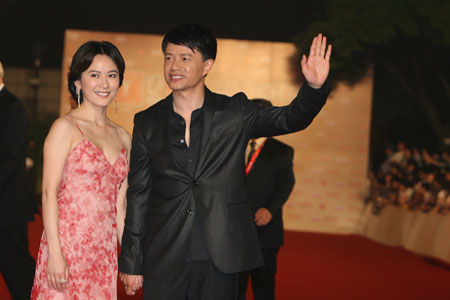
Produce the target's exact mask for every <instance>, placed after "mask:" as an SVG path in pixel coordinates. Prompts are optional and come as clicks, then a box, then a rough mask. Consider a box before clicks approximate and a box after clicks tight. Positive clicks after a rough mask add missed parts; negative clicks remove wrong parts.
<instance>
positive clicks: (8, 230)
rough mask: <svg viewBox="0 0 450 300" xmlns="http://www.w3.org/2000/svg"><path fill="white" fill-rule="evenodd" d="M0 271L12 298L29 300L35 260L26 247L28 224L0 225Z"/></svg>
mask: <svg viewBox="0 0 450 300" xmlns="http://www.w3.org/2000/svg"><path fill="white" fill-rule="evenodd" d="M0 240H1V241H2V245H1V247H0V271H1V273H2V275H3V278H4V279H5V282H6V285H7V286H8V289H9V292H10V293H11V296H12V298H13V299H14V300H25V299H26V300H29V299H30V294H31V287H32V285H33V280H34V271H35V268H36V262H35V261H34V258H33V257H32V256H31V254H30V250H29V248H28V225H27V224H26V223H25V224H20V225H15V226H9V227H0Z"/></svg>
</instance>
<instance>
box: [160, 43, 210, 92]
mask: <svg viewBox="0 0 450 300" xmlns="http://www.w3.org/2000/svg"><path fill="white" fill-rule="evenodd" d="M213 64H214V60H213V59H208V60H205V61H203V57H202V55H201V53H200V52H199V51H192V50H191V49H190V48H189V47H186V46H181V45H175V44H172V43H168V44H167V47H166V51H165V53H164V78H165V80H166V82H167V85H168V86H169V87H170V89H171V90H173V91H174V92H178V91H194V90H196V89H198V88H202V87H203V84H204V80H205V76H206V75H207V74H208V73H209V71H210V70H211V68H212V65H213Z"/></svg>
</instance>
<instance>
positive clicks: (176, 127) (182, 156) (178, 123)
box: [170, 107, 209, 261]
mask: <svg viewBox="0 0 450 300" xmlns="http://www.w3.org/2000/svg"><path fill="white" fill-rule="evenodd" d="M202 126H203V107H201V108H199V109H196V110H194V111H193V112H192V114H191V125H190V137H189V147H188V145H187V144H186V141H185V130H186V122H185V121H184V118H183V117H182V116H180V115H179V114H177V113H176V112H175V111H174V110H173V107H172V112H171V116H170V144H171V151H172V157H173V159H174V161H175V163H176V164H177V165H178V167H180V168H182V169H184V170H185V171H186V173H187V174H188V175H189V176H191V177H192V178H194V175H195V169H196V167H197V162H198V159H199V150H200V143H201V133H202ZM194 202H195V201H194ZM190 215H191V216H192V217H193V218H194V227H193V228H192V235H191V243H190V246H189V251H188V254H187V257H186V261H199V260H208V259H209V256H208V253H207V251H206V248H205V244H204V241H203V239H202V232H201V228H200V223H199V220H198V218H197V217H196V216H197V214H196V213H195V208H192V210H191V213H190Z"/></svg>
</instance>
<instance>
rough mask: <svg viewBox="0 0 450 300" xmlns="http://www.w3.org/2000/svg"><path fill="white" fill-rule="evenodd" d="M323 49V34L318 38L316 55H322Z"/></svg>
mask: <svg viewBox="0 0 450 300" xmlns="http://www.w3.org/2000/svg"><path fill="white" fill-rule="evenodd" d="M321 49H322V34H321V33H319V35H318V36H317V43H316V52H315V55H320V51H321Z"/></svg>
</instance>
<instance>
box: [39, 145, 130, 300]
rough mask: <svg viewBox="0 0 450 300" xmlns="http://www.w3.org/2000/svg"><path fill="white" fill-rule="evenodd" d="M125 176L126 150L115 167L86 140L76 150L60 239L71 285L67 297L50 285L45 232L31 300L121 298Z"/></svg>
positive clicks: (62, 191)
mask: <svg viewBox="0 0 450 300" xmlns="http://www.w3.org/2000/svg"><path fill="white" fill-rule="evenodd" d="M127 174H128V161H127V154H126V150H125V148H124V147H122V150H121V152H120V154H119V156H118V157H117V159H116V161H115V162H113V163H112V164H111V163H110V162H109V161H108V159H107V158H106V156H105V155H104V153H103V152H102V151H101V150H100V149H99V148H98V147H97V146H96V145H94V144H93V143H92V142H91V141H89V140H88V139H86V138H83V139H82V140H81V141H80V142H79V143H78V144H77V145H76V146H75V148H74V149H73V150H72V152H71V153H70V154H69V156H68V157H67V160H66V164H65V166H64V170H63V176H62V179H61V183H60V186H59V190H58V214H59V219H58V220H59V222H58V223H59V235H60V240H61V248H62V252H63V255H64V257H65V259H66V262H67V264H68V267H69V273H70V274H69V280H68V282H67V284H66V289H65V291H64V292H58V291H57V290H55V289H53V288H52V287H51V286H50V285H49V284H48V282H47V272H46V271H47V263H48V256H49V254H48V245H47V240H46V236H45V230H44V232H43V234H42V238H41V243H40V247H39V253H38V259H37V263H36V274H35V278H34V283H33V290H32V293H31V299H33V300H34V299H36V300H44V299H45V300H47V299H57V300H69V299H70V300H84V299H95V300H100V299H107V300H114V299H117V228H116V214H117V210H116V202H117V196H118V193H119V189H120V187H121V185H122V182H123V181H124V179H125V178H126V176H127Z"/></svg>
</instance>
